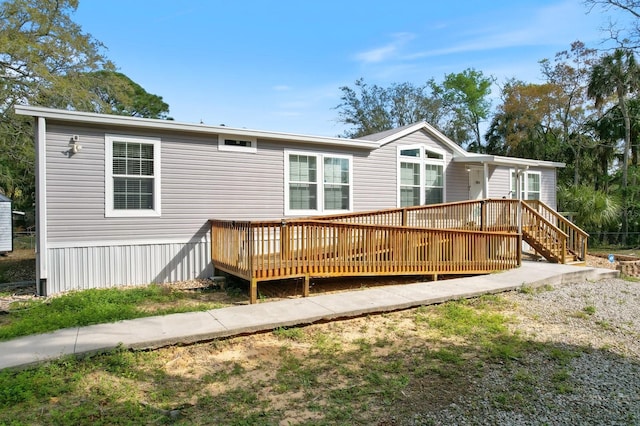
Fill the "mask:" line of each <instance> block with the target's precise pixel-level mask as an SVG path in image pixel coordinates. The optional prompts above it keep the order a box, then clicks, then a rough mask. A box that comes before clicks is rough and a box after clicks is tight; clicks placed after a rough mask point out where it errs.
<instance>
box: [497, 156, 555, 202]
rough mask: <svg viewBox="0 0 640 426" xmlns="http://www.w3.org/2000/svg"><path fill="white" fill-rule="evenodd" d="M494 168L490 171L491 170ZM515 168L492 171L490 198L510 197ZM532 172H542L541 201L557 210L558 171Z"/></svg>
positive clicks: (537, 168)
mask: <svg viewBox="0 0 640 426" xmlns="http://www.w3.org/2000/svg"><path fill="white" fill-rule="evenodd" d="M491 168H492V167H490V168H489V169H490V170H491ZM513 169H514V168H513V167H507V166H497V167H494V168H493V172H491V171H490V173H489V174H490V178H489V198H503V197H510V196H511V194H510V193H509V191H510V190H511V182H510V179H511V170H513ZM529 171H531V172H540V200H541V201H542V202H544V203H545V204H547V205H549V206H550V207H551V208H553V209H555V208H556V207H557V206H556V203H557V200H556V186H557V182H556V169H554V168H547V167H531V168H530V169H529Z"/></svg>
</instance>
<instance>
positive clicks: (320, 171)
mask: <svg viewBox="0 0 640 426" xmlns="http://www.w3.org/2000/svg"><path fill="white" fill-rule="evenodd" d="M290 155H306V156H309V157H316V162H317V163H316V164H317V170H316V184H317V185H318V198H317V203H318V204H317V205H318V208H317V209H316V210H292V209H291V208H289V199H290V194H289V184H290V182H289V171H290V169H289V156H290ZM325 158H342V159H346V160H348V161H349V209H347V210H329V209H325V208H324V184H325V182H324V159H325ZM353 186H354V180H353V156H352V155H347V154H334V153H327V152H317V151H299V150H295V149H285V150H284V215H285V216H313V215H317V214H337V213H350V212H353Z"/></svg>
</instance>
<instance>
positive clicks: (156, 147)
mask: <svg viewBox="0 0 640 426" xmlns="http://www.w3.org/2000/svg"><path fill="white" fill-rule="evenodd" d="M116 141H119V142H133V143H140V144H147V145H153V209H152V210H119V209H118V210H116V209H114V207H113V143H114V142H116ZM160 151H161V149H160V139H158V138H149V137H141V136H127V135H114V134H105V135H104V155H105V160H104V161H105V165H104V166H105V167H104V175H105V176H104V217H160V216H161V215H162V195H161V188H162V185H161V176H162V173H161V164H162V162H161V156H160Z"/></svg>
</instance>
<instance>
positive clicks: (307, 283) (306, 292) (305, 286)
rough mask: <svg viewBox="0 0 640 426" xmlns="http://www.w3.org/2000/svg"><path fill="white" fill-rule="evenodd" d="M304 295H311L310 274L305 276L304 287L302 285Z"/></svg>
mask: <svg viewBox="0 0 640 426" xmlns="http://www.w3.org/2000/svg"><path fill="white" fill-rule="evenodd" d="M302 296H303V297H309V275H305V276H304V287H302Z"/></svg>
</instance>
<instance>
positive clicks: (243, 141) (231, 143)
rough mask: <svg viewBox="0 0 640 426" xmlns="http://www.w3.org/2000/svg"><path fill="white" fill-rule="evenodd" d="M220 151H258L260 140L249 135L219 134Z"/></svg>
mask: <svg viewBox="0 0 640 426" xmlns="http://www.w3.org/2000/svg"><path fill="white" fill-rule="evenodd" d="M218 150H219V151H239V152H251V153H256V152H258V140H257V139H256V138H250V137H247V136H233V135H219V136H218Z"/></svg>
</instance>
